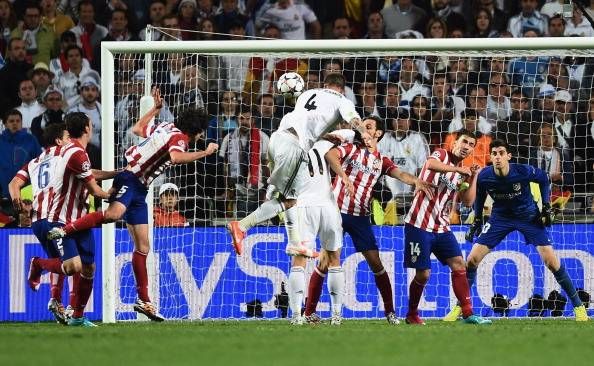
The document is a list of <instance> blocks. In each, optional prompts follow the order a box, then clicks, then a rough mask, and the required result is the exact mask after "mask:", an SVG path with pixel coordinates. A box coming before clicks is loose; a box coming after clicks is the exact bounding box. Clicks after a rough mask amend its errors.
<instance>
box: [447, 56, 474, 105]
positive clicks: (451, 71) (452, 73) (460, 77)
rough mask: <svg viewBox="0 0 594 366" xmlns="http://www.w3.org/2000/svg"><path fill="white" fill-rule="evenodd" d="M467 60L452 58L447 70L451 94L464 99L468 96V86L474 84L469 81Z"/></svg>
mask: <svg viewBox="0 0 594 366" xmlns="http://www.w3.org/2000/svg"><path fill="white" fill-rule="evenodd" d="M468 63H469V60H468V58H464V57H454V58H451V61H450V64H449V66H448V68H447V72H448V82H449V84H450V88H451V91H452V94H454V95H457V96H459V97H461V98H464V97H465V96H466V95H468V90H467V88H468V85H469V84H475V81H471V80H470V70H469V69H470V67H469V64H468Z"/></svg>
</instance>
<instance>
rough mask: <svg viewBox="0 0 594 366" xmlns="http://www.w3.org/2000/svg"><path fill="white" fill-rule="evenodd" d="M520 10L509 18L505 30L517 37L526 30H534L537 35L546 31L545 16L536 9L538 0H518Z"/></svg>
mask: <svg viewBox="0 0 594 366" xmlns="http://www.w3.org/2000/svg"><path fill="white" fill-rule="evenodd" d="M520 5H521V8H522V10H521V12H520V14H518V15H515V16H513V17H511V18H510V19H509V23H508V25H507V30H508V31H509V32H510V33H511V34H512V36H514V37H516V38H519V37H522V36H523V35H524V33H525V32H526V31H527V30H534V31H536V32H537V33H538V34H539V35H544V34H546V33H547V17H546V16H545V15H542V14H541V13H540V12H539V11H538V10H537V8H538V0H520Z"/></svg>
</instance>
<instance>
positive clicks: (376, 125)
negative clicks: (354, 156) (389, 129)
mask: <svg viewBox="0 0 594 366" xmlns="http://www.w3.org/2000/svg"><path fill="white" fill-rule="evenodd" d="M363 126H365V131H367V133H368V134H369V136H371V140H370V141H363V144H365V146H367V147H368V148H372V149H375V148H376V147H377V143H378V141H379V140H381V139H382V137H384V122H383V121H382V119H381V118H379V117H377V116H369V117H365V118H364V119H363Z"/></svg>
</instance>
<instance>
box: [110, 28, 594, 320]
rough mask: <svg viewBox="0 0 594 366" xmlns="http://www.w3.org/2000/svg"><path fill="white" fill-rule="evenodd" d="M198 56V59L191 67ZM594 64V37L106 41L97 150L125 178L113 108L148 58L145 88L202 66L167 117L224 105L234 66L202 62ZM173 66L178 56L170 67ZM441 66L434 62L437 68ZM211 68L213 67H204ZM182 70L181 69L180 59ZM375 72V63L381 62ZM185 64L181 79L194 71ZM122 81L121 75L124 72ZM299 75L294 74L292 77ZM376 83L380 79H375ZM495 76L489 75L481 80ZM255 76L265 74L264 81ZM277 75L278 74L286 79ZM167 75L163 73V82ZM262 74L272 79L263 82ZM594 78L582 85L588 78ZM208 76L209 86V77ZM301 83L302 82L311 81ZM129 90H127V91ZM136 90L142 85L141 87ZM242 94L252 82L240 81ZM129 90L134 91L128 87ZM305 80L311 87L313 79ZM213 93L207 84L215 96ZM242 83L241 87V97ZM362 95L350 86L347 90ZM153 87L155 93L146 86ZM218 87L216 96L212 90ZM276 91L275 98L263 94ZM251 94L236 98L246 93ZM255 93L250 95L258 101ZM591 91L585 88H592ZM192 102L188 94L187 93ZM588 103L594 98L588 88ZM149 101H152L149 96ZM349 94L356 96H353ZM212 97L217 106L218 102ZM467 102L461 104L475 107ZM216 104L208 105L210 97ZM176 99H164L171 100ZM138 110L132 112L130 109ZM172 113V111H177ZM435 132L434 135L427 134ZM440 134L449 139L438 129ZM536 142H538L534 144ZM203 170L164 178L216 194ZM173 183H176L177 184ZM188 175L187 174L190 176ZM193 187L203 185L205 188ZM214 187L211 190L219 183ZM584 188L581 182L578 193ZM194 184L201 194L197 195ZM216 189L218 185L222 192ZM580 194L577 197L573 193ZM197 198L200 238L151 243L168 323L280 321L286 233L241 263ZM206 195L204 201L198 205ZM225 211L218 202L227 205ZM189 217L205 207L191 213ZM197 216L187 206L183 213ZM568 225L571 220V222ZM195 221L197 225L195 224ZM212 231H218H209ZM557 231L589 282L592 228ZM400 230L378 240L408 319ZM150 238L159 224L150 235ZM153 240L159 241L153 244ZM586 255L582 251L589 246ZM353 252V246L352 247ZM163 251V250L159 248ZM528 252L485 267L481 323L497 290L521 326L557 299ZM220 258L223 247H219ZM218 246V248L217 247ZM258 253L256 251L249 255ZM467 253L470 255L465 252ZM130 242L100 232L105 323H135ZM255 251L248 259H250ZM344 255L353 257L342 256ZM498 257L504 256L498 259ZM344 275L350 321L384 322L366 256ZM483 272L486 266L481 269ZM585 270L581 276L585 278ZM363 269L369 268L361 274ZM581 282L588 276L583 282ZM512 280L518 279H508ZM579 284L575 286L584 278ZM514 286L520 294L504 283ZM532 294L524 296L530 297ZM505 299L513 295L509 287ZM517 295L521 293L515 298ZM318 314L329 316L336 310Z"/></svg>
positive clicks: (174, 236)
mask: <svg viewBox="0 0 594 366" xmlns="http://www.w3.org/2000/svg"><path fill="white" fill-rule="evenodd" d="M196 54H198V55H200V56H201V57H193V58H192V57H190V56H191V55H193V56H195V55H196ZM592 54H594V38H580V37H567V38H515V39H509V38H501V39H497V38H489V39H479V38H476V39H424V40H416V39H415V40H411V39H402V40H394V39H386V40H315V41H290V40H278V41H271V40H266V41H260V40H257V41H252V40H246V41H243V40H242V41H183V42H181V41H179V42H178V41H157V42H152V41H151V42H141V41H135V42H102V43H101V55H102V59H101V60H102V63H101V74H102V79H101V94H102V98H101V100H102V110H101V115H102V116H104V117H103V120H102V131H101V132H102V133H101V139H102V141H101V148H102V165H103V166H102V168H103V170H114V169H115V168H121V167H122V166H123V162H122V160H123V159H122V153H121V151H122V149H123V148H125V147H128V146H127V145H129V144H130V143H131V141H132V140H131V139H130V137H129V136H128V134H127V133H126V126H125V124H126V123H128V122H127V121H126V122H122V121H121V118H120V115H119V114H118V115H116V102H117V101H120V100H121V99H123V98H124V97H125V96H127V95H130V94H131V92H130V89H128V88H129V87H133V86H134V85H132V84H133V83H132V82H131V81H130V80H127V79H124V78H125V77H128V76H129V75H132V74H133V73H130V71H139V70H136V69H131V70H129V69H125V70H124V68H127V67H130V68H139V66H138V65H139V64H141V63H142V62H143V60H144V59H145V56H144V55H149V56H151V57H148V58H147V59H148V60H150V59H152V62H150V65H146V66H147V67H148V68H149V69H150V66H153V65H154V66H155V67H154V69H153V72H152V73H151V72H146V73H145V77H146V78H147V79H145V88H146V87H147V85H148V84H152V85H157V86H163V85H164V81H163V79H159V78H155V79H153V80H152V81H151V80H150V79H148V78H150V77H152V76H154V75H155V74H158V73H160V72H161V73H163V74H164V73H165V72H169V70H170V67H169V64H167V62H168V60H169V61H172V62H173V61H175V60H174V57H173V56H172V55H180V57H181V58H182V59H183V60H186V59H187V60H190V59H195V60H196V61H195V62H196V64H195V66H196V69H197V71H196V70H193V71H196V73H195V74H193V75H194V76H193V77H194V79H195V80H194V79H193V81H192V82H196V83H197V85H198V86H196V87H195V88H193V89H192V90H190V89H191V88H190V89H188V90H181V91H179V90H178V91H170V92H167V93H164V97H166V98H171V99H170V100H171V101H174V102H175V103H176V104H174V105H173V104H172V105H171V107H172V111H173V112H175V111H174V109H175V108H178V107H183V106H184V105H186V104H185V103H186V102H184V97H187V96H188V97H191V96H192V95H191V93H190V92H191V91H194V92H198V91H200V88H206V92H205V93H203V94H204V102H206V103H207V104H209V105H210V106H211V107H213V106H214V107H215V108H219V107H220V106H219V103H218V101H216V100H213V99H214V98H218V94H219V93H218V92H219V91H220V90H219V89H218V88H220V89H222V88H223V87H227V83H225V80H226V79H225V77H227V76H226V75H227V73H229V72H234V71H236V70H237V68H232V67H220V66H217V64H216V63H212V65H211V64H208V63H204V64H202V63H200V62H202V61H203V60H204V59H205V58H206V59H208V57H213V58H217V59H220V58H222V57H229V58H235V59H239V60H240V61H241V62H238V65H240V66H241V65H243V64H248V63H249V61H250V60H251V59H252V58H257V57H261V58H262V59H266V60H269V59H273V58H295V59H298V60H299V61H303V62H304V63H305V64H307V63H308V62H309V61H311V60H312V59H320V58H321V59H326V58H328V59H330V58H342V57H344V58H349V59H357V58H362V59H365V60H363V61H367V59H369V58H377V60H385V59H388V58H389V56H394V57H399V56H407V55H408V56H414V57H415V61H417V62H418V63H419V65H421V64H422V63H424V65H425V67H426V68H425V71H427V70H430V69H432V68H433V67H435V68H436V67H437V66H438V64H439V62H442V61H443V60H445V61H444V62H448V60H454V59H456V58H457V59H458V60H461V59H462V60H466V61H468V64H472V65H473V67H476V69H474V70H473V72H477V73H481V72H484V71H485V70H483V69H481V68H480V67H482V66H481V65H482V64H481V63H480V62H475V61H482V60H481V58H486V57H491V56H502V57H521V56H557V57H558V56H559V55H562V56H581V57H586V56H590V55H592ZM170 56H171V57H170ZM436 60H437V61H436ZM208 61H209V62H210V59H208ZM184 62H185V61H184ZM378 62H379V61H378ZM181 64H183V68H184V69H183V72H184V74H185V73H187V72H188V69H190V68H192V67H193V66H194V65H188V64H185V63H183V62H182V63H181ZM360 67H363V68H367V63H366V62H363V66H358V65H357V64H354V66H353V69H349V70H347V72H349V73H357V72H360V73H361V74H366V71H367V70H366V69H360ZM123 71H126V72H123ZM291 71H294V70H291ZM266 72H267V71H264V72H262V73H261V77H262V79H261V80H260V79H258V80H256V81H257V82H258V83H254V84H258V85H259V86H261V87H262V89H264V85H270V84H271V81H272V82H273V81H274V80H271V78H272V77H273V75H274V74H266ZM376 74H379V73H375V74H374V76H375V75H376ZM486 74H487V76H489V72H486ZM258 75H260V74H258ZM279 75H280V74H279ZM161 76H163V75H161ZM264 76H265V77H264ZM588 77H591V75H584V78H585V79H586V78H588ZM210 78H213V79H210ZM304 79H306V78H304ZM122 80H124V81H122ZM136 81H137V80H136ZM234 81H236V82H237V84H239V83H240V82H245V80H234ZM127 82H129V83H127ZM306 82H307V80H306ZM208 83H212V85H215V86H210V85H209V84H208ZM244 85H245V84H241V88H243V87H244ZM352 85H353V87H355V83H352ZM149 86H150V85H149ZM209 88H214V89H209ZM264 90H269V89H264ZM243 91H244V89H241V90H240V91H238V92H237V94H238V95H241V92H243ZM261 91H262V90H259V91H257V92H255V93H260V92H261ZM585 91H586V90H585ZM186 92H187V93H186ZM575 92H576V95H577V98H579V99H578V100H576V102H584V103H585V102H586V99H585V98H586V97H585V96H583V95H585V94H586V93H580V92H581V90H576V91H575ZM587 92H588V95H589V90H587ZM144 93H145V94H146V91H145V92H144ZM354 93H358V90H355V91H354ZM213 95H214V96H216V97H213ZM469 96H470V94H469V95H465V96H464V97H469ZM209 98H210V99H209ZM166 100H169V99H166ZM134 107H135V108H136V105H134ZM173 107H175V108H173ZM121 112H124V113H127V114H129V115H130V116H129V118H130V119H131V118H133V117H137V116H138V109H133V108H130V109H122V110H120V111H118V113H121ZM431 132H435V131H431ZM439 132H442V131H439ZM534 136H535V135H533V136H531V137H534ZM200 164H206V163H203V162H199V163H196V164H195V165H192V166H191V167H189V168H188V169H190V168H191V169H193V170H192V173H184V172H186V171H188V170H187V169H186V168H183V169H177V168H176V169H173V170H172V171H171V172H170V173H169V174H170V176H169V177H168V178H169V179H171V180H179V181H181V182H182V184H180V185H179V187H180V191H181V190H185V189H186V188H187V187H186V186H187V185H188V184H189V183H188V184H186V182H188V181H190V179H189V178H193V180H192V184H193V187H192V188H193V189H194V188H196V187H198V186H205V185H207V184H211V183H210V182H211V181H213V182H218V181H223V180H224V178H225V177H224V176H223V175H224V173H223V172H222V170H221V169H219V170H216V169H213V170H212V172H211V173H209V174H210V176H208V174H204V176H203V175H200V174H198V173H194V172H197V171H198V168H199V167H200ZM176 174H177V175H176ZM190 175H192V176H191V177H190ZM196 177H198V178H199V179H200V180H198V178H196ZM110 184H111V182H107V181H106V182H104V183H103V188H104V189H109V188H110ZM212 184H216V183H212ZM576 184H577V183H576ZM194 186H195V187H194ZM218 188H220V187H218ZM576 191H577V190H576ZM192 192H194V193H192V197H183V199H186V200H188V202H189V200H190V199H191V200H192V201H191V202H197V200H198V199H205V200H208V199H209V201H208V202H209V204H205V205H203V206H199V207H204V210H207V211H208V215H204V216H205V217H206V219H203V220H202V221H201V223H200V225H202V226H196V227H195V228H193V227H190V228H167V229H163V230H160V231H155V237H154V240H153V242H151V246H153V245H154V246H155V247H157V248H158V250H156V251H155V252H154V253H153V254H151V256H152V257H153V258H154V260H153V262H154V263H155V265H156V266H157V267H156V268H155V273H154V275H152V276H151V277H150V282H151V284H152V285H154V286H155V288H153V289H152V290H153V292H155V291H156V292H157V294H156V295H157V298H156V300H155V301H156V302H159V295H160V307H159V308H160V309H162V310H163V311H162V313H163V315H164V316H166V317H167V318H169V319H200V318H203V317H210V318H217V319H225V318H232V317H234V318H241V317H244V316H245V312H246V304H247V303H248V302H249V301H252V300H253V299H254V298H258V299H260V300H261V302H262V312H263V315H264V317H265V318H266V317H269V318H271V317H276V316H277V314H278V309H277V308H276V307H275V294H280V293H281V283H282V282H286V262H287V259H286V257H285V256H284V254H283V249H284V247H282V248H281V245H282V244H281V243H282V241H283V240H284V233H282V231H281V230H278V229H277V228H260V229H258V231H257V233H256V234H254V235H250V236H249V237H248V238H247V239H246V241H247V244H246V245H247V246H248V248H247V252H248V253H247V254H246V256H244V257H242V258H236V257H235V256H234V255H233V254H231V248H230V246H229V247H227V246H226V245H227V240H228V238H227V236H226V234H225V232H224V229H222V228H220V227H216V226H217V225H220V224H223V223H225V217H221V216H224V215H219V216H218V217H217V212H216V207H217V205H218V204H219V202H218V201H216V200H215V199H214V198H213V197H215V196H217V197H221V196H218V195H217V193H218V191H217V192H216V193H215V194H212V195H210V198H208V197H207V198H205V197H206V196H207V195H206V194H204V195H200V194H198V193H195V192H197V188H196V189H195V190H193V191H192ZM198 196H199V197H198ZM224 203H225V202H223V204H224ZM192 205H193V206H194V211H200V210H201V209H200V210H198V209H196V207H198V204H192ZM185 206H186V207H187V206H190V205H185ZM567 215H568V214H567ZM196 222H197V220H196ZM210 225H212V226H213V227H210ZM565 225H566V224H559V225H556V226H555V227H553V229H552V235H553V237H554V238H556V241H555V243H554V245H555V247H556V248H559V249H561V250H563V251H564V252H563V253H564V257H565V258H568V257H570V258H571V260H570V261H568V263H574V260H573V259H575V261H576V262H581V265H580V264H577V265H573V264H572V265H571V266H570V267H571V268H568V271H570V272H571V273H570V274H571V275H572V276H576V277H577V276H583V278H586V279H590V278H594V273H593V271H594V269H593V268H594V265H593V264H592V263H594V259H593V256H592V253H591V252H592V250H591V249H590V248H592V244H594V241H593V240H594V239H593V238H594V233H592V229H591V228H590V227H589V226H570V225H567V226H565ZM399 229H401V228H396V227H395V228H392V227H379V228H378V233H380V232H381V235H379V236H378V241H379V242H380V243H382V246H380V248H381V255H382V261H384V257H385V258H386V261H385V263H388V265H387V266H386V267H387V268H386V270H387V271H390V272H389V273H390V276H391V277H392V278H395V279H397V280H396V281H394V285H395V288H394V298H395V302H396V304H397V312H398V315H399V316H404V314H402V312H403V311H404V310H403V304H406V298H407V294H408V292H407V291H408V289H407V285H408V282H409V281H410V277H409V274H408V273H407V272H406V271H403V269H402V265H401V263H397V262H396V260H397V258H402V247H403V245H402V238H401V236H400V234H399V231H398V230H399ZM151 231H152V226H151ZM157 234H158V235H157ZM582 244H583V246H582V247H578V246H579V245H582ZM349 245H350V244H349V242H347V246H349ZM159 246H160V247H159ZM525 247H526V246H524V245H523V244H519V243H517V242H514V241H513V240H508V241H507V242H506V243H505V244H502V246H500V247H498V249H500V248H505V251H498V255H500V256H504V257H505V258H504V259H506V261H501V263H495V264H493V265H491V266H490V267H489V268H490V269H491V270H492V271H491V272H490V273H487V274H486V275H482V274H481V275H480V276H479V277H478V282H477V293H478V298H477V299H474V300H475V301H474V303H475V304H480V305H479V306H478V308H477V309H476V312H477V313H481V312H482V311H484V310H487V309H489V308H490V299H491V297H492V296H493V293H494V291H493V288H494V286H496V287H497V288H501V287H502V286H509V287H510V290H509V291H506V292H505V293H509V294H511V293H515V294H516V295H515V298H513V299H510V301H511V303H512V306H511V308H510V309H509V314H510V316H514V315H515V314H519V315H520V316H525V315H526V314H527V309H528V299H529V298H530V296H531V295H532V293H533V291H536V290H539V291H543V293H544V291H545V289H547V291H548V289H550V288H551V287H550V286H549V285H550V281H551V279H550V278H549V277H548V276H549V275H548V274H547V272H546V268H544V266H542V264H541V263H540V262H532V257H530V256H529V255H528V254H527V251H528V250H527V249H525ZM215 248H216V249H215ZM221 248H222V249H221ZM252 249H253V251H252ZM468 249H470V248H468ZM129 251H130V249H129V238H128V237H127V234H126V232H125V230H120V229H116V226H115V224H109V225H103V227H102V264H101V269H102V276H103V280H102V283H103V298H102V310H103V321H104V322H105V323H110V322H115V321H116V320H130V319H135V317H134V313H133V312H130V311H129V308H130V307H129V304H130V301H131V300H132V299H131V298H132V297H133V296H134V294H133V293H134V286H135V285H134V280H133V277H132V275H131V271H130V268H129V258H130V255H129V254H130V253H129ZM252 252H253V253H252ZM345 253H346V252H345ZM498 258H500V257H498ZM510 262H513V264H511V265H516V267H517V268H518V271H517V272H519V271H524V272H525V273H528V274H529V275H527V276H523V275H522V276H517V275H516V274H515V273H517V272H515V271H513V270H512V271H508V270H507V269H508V268H507V266H509V265H510ZM344 263H345V265H344V266H345V274H346V276H347V290H346V294H345V312H346V317H366V318H369V317H375V318H377V317H383V307H382V306H383V304H382V302H381V299H378V295H377V291H376V288H375V284H374V281H373V277H369V276H368V273H367V272H365V271H361V270H360V268H363V267H362V266H359V264H360V263H361V258H360V257H358V256H357V255H356V254H354V253H349V254H348V256H347V258H346V260H345V262H344ZM482 267H484V268H486V267H485V264H484V263H483V264H482V265H481V267H479V272H480V271H481V270H482V269H481V268H482ZM581 268H583V269H584V270H583V271H582V270H581ZM365 270H366V269H365ZM582 272H583V273H582ZM512 276H517V281H515V280H516V278H514V279H513V280H512V278H511V277H512ZM449 281H450V280H449V274H448V273H442V274H436V279H435V282H433V280H432V283H431V284H430V286H436V287H435V288H433V289H432V290H435V291H431V292H429V293H432V294H437V297H436V298H429V297H428V298H423V299H422V302H421V303H422V305H421V312H425V313H423V315H425V316H426V317H440V316H443V315H445V313H446V312H447V309H446V308H445V307H446V306H448V305H447V304H449V301H448V300H449V297H450V282H449ZM577 281H578V282H579V283H581V282H580V281H579V280H577ZM516 282H517V283H518V286H517V287H518V288H513V289H511V287H513V286H516V285H509V284H510V283H511V284H515V283H516ZM584 287H585V290H586V291H587V292H588V293H593V291H594V281H589V280H587V281H584ZM527 289H529V290H527ZM506 290H507V289H506ZM516 290H517V291H516ZM327 305H328V304H326V308H323V307H322V308H321V309H320V311H321V313H322V314H323V312H324V311H329V306H327Z"/></svg>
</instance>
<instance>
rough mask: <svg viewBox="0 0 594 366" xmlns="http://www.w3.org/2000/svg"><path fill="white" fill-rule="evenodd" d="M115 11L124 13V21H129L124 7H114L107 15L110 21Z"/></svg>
mask: <svg viewBox="0 0 594 366" xmlns="http://www.w3.org/2000/svg"><path fill="white" fill-rule="evenodd" d="M115 13H122V14H124V17H125V18H126V21H128V22H129V21H130V18H129V17H128V12H127V11H126V10H124V9H120V8H115V9H113V10H112V11H111V15H110V16H109V19H110V21H111V17H112V16H113V15H114V14H115Z"/></svg>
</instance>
